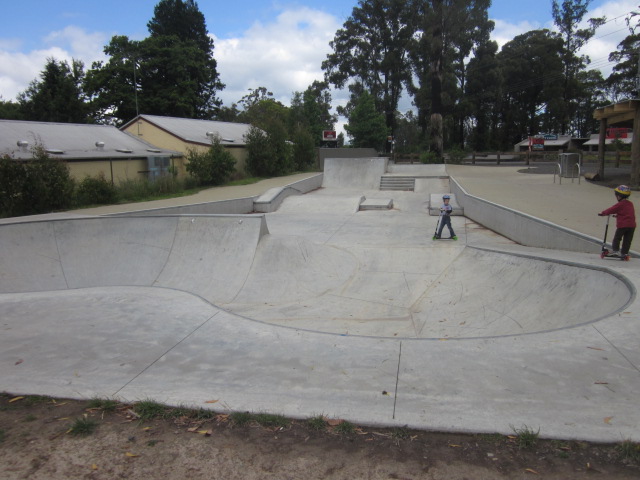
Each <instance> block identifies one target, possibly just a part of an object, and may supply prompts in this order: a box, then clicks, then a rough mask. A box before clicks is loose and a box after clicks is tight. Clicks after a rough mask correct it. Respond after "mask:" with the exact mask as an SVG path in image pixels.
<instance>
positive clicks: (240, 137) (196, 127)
mask: <svg viewBox="0 0 640 480" xmlns="http://www.w3.org/2000/svg"><path fill="white" fill-rule="evenodd" d="M138 119H143V120H146V121H147V122H149V123H151V124H153V125H155V126H156V127H158V128H160V129H162V130H164V131H166V132H168V133H170V134H171V135H174V136H176V137H178V138H180V139H181V140H183V141H185V142H190V143H200V144H203V145H210V144H211V137H210V136H208V135H207V133H209V134H210V135H216V134H217V135H218V136H220V139H221V143H222V145H229V146H230V145H240V146H245V145H246V144H245V141H244V136H245V135H246V134H247V133H248V132H249V129H250V128H251V125H249V124H248V123H233V122H218V121H215V120H200V119H195V118H177V117H162V116H157V115H139V116H137V117H136V118H134V119H133V120H131V121H129V122H127V123H126V124H124V125H123V126H122V127H121V128H122V129H124V128H126V127H128V126H129V125H131V124H133V123H135V122H137V121H138Z"/></svg>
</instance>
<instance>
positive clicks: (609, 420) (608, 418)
mask: <svg viewBox="0 0 640 480" xmlns="http://www.w3.org/2000/svg"><path fill="white" fill-rule="evenodd" d="M612 419H613V417H604V423H606V424H607V425H610V424H611V420H612Z"/></svg>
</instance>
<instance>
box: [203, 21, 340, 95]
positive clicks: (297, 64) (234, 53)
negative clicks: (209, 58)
mask: <svg viewBox="0 0 640 480" xmlns="http://www.w3.org/2000/svg"><path fill="white" fill-rule="evenodd" d="M338 28H340V24H339V23H338V21H337V19H336V18H335V17H333V16H331V15H328V14H326V13H322V12H319V11H317V10H312V9H309V8H302V9H298V10H285V11H283V12H282V13H281V14H280V15H278V17H277V18H276V20H275V22H273V23H269V24H263V23H254V24H253V25H252V26H251V28H250V29H249V30H247V31H246V32H245V33H244V35H243V36H242V37H240V38H231V39H214V41H215V51H214V57H215V59H216V61H217V62H218V72H219V73H220V78H221V80H222V82H224V83H225V84H226V85H227V87H226V88H225V89H224V90H223V91H222V92H220V98H222V100H223V102H224V104H225V105H228V106H230V105H231V104H232V103H234V102H235V103H237V102H238V100H240V99H241V98H242V97H243V96H244V95H246V94H247V93H248V91H249V89H250V88H254V89H255V88H257V87H266V88H267V89H268V90H270V91H272V92H273V93H274V97H275V98H276V99H277V100H279V101H280V102H282V103H284V104H285V105H288V104H289V102H290V100H291V95H292V93H293V92H294V91H304V90H306V88H307V87H308V86H309V85H310V84H311V83H313V81H314V80H322V79H323V72H322V69H321V67H320V66H321V63H322V61H323V60H324V59H325V58H326V55H327V53H329V52H330V48H329V42H330V41H331V40H333V36H334V34H335V32H336V30H337V29H338Z"/></svg>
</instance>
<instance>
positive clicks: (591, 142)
mask: <svg viewBox="0 0 640 480" xmlns="http://www.w3.org/2000/svg"><path fill="white" fill-rule="evenodd" d="M599 137H600V135H599V134H597V133H596V134H593V135H591V138H590V139H589V140H588V141H587V142H585V143H584V144H583V145H598V143H599ZM614 140H616V139H615V138H605V140H604V143H605V145H610V144H612V143H613V141H614ZM617 140H619V141H620V142H622V143H625V144H627V143H628V144H631V143H633V133H631V132H629V133H627V136H626V137H625V138H618V139H617Z"/></svg>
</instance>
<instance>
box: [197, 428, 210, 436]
mask: <svg viewBox="0 0 640 480" xmlns="http://www.w3.org/2000/svg"><path fill="white" fill-rule="evenodd" d="M198 433H199V434H200V435H204V436H205V437H209V436H211V435H212V434H213V430H198Z"/></svg>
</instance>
